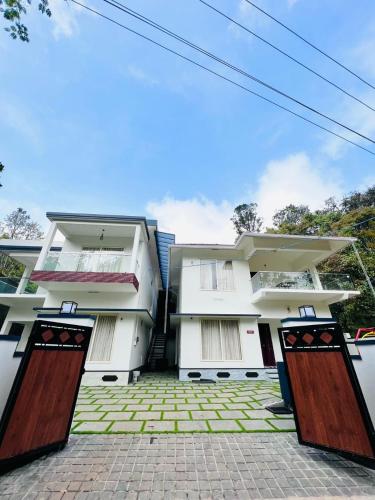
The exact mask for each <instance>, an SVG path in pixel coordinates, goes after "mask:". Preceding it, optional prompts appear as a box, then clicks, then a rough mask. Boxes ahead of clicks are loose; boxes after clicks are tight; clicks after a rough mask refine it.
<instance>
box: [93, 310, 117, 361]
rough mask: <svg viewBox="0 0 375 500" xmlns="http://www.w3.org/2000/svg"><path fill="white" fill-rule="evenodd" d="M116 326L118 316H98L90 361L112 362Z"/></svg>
mask: <svg viewBox="0 0 375 500" xmlns="http://www.w3.org/2000/svg"><path fill="white" fill-rule="evenodd" d="M115 325H116V316H98V318H97V320H96V323H95V329H94V339H93V343H92V346H91V351H90V356H89V359H90V361H110V360H111V353H112V345H113V337H114V333H115Z"/></svg>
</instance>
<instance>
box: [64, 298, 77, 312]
mask: <svg viewBox="0 0 375 500" xmlns="http://www.w3.org/2000/svg"><path fill="white" fill-rule="evenodd" d="M77 306H78V304H77V302H71V301H64V302H61V307H60V314H75V313H76V311H77Z"/></svg>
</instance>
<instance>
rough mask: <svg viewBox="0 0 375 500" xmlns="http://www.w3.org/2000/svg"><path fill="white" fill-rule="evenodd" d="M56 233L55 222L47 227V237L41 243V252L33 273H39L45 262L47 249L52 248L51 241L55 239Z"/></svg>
mask: <svg viewBox="0 0 375 500" xmlns="http://www.w3.org/2000/svg"><path fill="white" fill-rule="evenodd" d="M56 231H57V225H56V222H52V223H51V225H50V227H49V230H48V233H47V236H46V237H45V240H44V242H43V247H42V250H41V252H40V254H39V257H38V260H37V262H36V264H35V271H41V270H42V269H43V264H44V261H45V259H46V257H47V254H48V252H49V249H50V248H51V246H52V243H53V239H54V237H55V234H56Z"/></svg>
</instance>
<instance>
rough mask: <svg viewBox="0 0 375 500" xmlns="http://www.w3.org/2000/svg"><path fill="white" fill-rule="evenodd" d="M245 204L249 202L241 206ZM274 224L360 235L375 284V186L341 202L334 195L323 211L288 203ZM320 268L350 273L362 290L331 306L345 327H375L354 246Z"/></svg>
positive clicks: (374, 302)
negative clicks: (353, 296) (352, 296)
mask: <svg viewBox="0 0 375 500" xmlns="http://www.w3.org/2000/svg"><path fill="white" fill-rule="evenodd" d="M250 205H253V204H250ZM250 205H249V206H250ZM243 206H247V205H240V207H243ZM237 208H239V207H237ZM255 209H256V206H255ZM236 210H237V209H236ZM236 210H235V215H234V217H233V218H232V220H233V222H234V224H235V229H236V231H237V233H238V234H240V232H239V227H238V224H236V222H238V219H236V221H235V220H234V219H235V218H236V215H237V212H236ZM255 217H258V216H257V215H255ZM273 223H274V226H273V227H272V228H267V232H272V233H283V234H307V235H317V236H352V237H355V238H357V239H358V241H357V243H356V246H357V248H358V251H359V253H360V256H361V259H362V261H363V263H364V265H365V267H366V269H367V272H368V274H369V276H370V279H371V281H372V283H374V284H375V186H373V187H371V188H369V189H367V190H366V191H364V192H362V193H361V192H354V193H351V194H349V195H347V196H345V197H344V198H343V199H342V200H341V201H337V200H335V199H333V198H330V199H328V200H327V201H326V203H325V206H324V207H323V208H322V209H320V210H315V211H311V210H310V209H309V208H308V207H307V206H305V205H299V206H296V205H291V204H290V205H287V206H286V207H285V208H283V209H282V210H279V211H277V212H276V213H275V215H274V217H273ZM240 230H241V231H243V230H244V226H240ZM319 271H320V272H325V273H346V274H348V275H350V276H351V278H352V280H353V282H354V288H355V289H356V290H359V291H361V295H360V296H359V297H357V298H354V299H350V300H347V301H344V302H339V303H337V304H333V305H332V306H331V311H332V314H333V316H334V317H335V318H336V319H337V320H338V321H339V322H340V323H341V325H342V326H343V328H344V329H345V330H347V331H350V332H351V333H354V332H355V330H356V329H357V328H359V327H370V326H375V299H374V297H373V295H372V293H371V290H370V288H369V286H368V284H367V282H366V279H365V276H364V274H363V271H362V269H361V267H360V265H359V263H358V259H357V258H356V256H355V253H354V251H353V248H352V247H348V248H346V249H345V250H343V251H341V252H339V253H337V254H335V255H333V256H332V257H330V258H329V259H327V260H326V261H325V262H323V263H322V264H321V265H320V266H319Z"/></svg>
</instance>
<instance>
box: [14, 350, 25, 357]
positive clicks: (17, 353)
mask: <svg viewBox="0 0 375 500" xmlns="http://www.w3.org/2000/svg"><path fill="white" fill-rule="evenodd" d="M24 354H25V353H24V351H14V353H13V358H22V357H23V355H24Z"/></svg>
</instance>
